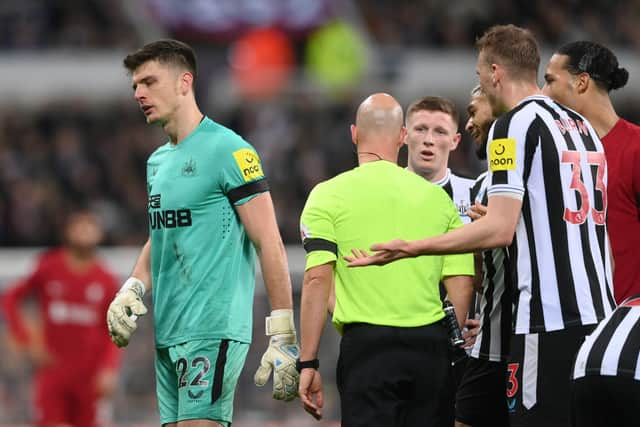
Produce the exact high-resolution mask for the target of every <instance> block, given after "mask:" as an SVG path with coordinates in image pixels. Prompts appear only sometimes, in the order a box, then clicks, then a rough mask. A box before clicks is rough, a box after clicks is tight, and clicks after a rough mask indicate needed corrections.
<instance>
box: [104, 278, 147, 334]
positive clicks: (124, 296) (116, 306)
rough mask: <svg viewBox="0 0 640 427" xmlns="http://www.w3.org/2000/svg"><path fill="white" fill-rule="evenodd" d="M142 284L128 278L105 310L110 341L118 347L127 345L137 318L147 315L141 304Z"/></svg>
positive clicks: (134, 328) (135, 326)
mask: <svg viewBox="0 0 640 427" xmlns="http://www.w3.org/2000/svg"><path fill="white" fill-rule="evenodd" d="M144 291H145V289H144V283H142V282H141V281H140V280H138V279H136V278H135V277H129V278H128V279H127V281H126V282H124V285H122V288H121V289H120V291H118V293H117V294H116V297H115V298H114V299H113V301H112V302H111V305H109V310H107V326H108V327H109V335H110V336H111V341H113V342H114V344H115V345H117V346H118V347H125V346H126V345H127V344H129V339H130V338H131V334H132V333H133V332H134V331H135V330H136V328H137V327H138V325H137V324H136V319H137V318H138V316H142V315H144V314H147V307H145V306H144V304H143V303H142V297H143V296H144Z"/></svg>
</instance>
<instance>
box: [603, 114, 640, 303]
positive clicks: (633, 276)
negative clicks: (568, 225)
mask: <svg viewBox="0 0 640 427" xmlns="http://www.w3.org/2000/svg"><path fill="white" fill-rule="evenodd" d="M602 142H603V144H604V151H605V155H606V156H607V165H608V171H609V173H608V179H609V182H608V187H607V195H608V203H609V207H608V210H607V216H608V219H607V226H608V228H609V236H610V239H611V247H612V249H613V258H614V261H615V270H614V276H613V287H614V291H615V298H616V302H617V303H618V304H619V303H621V302H622V301H623V300H625V299H626V298H628V297H630V296H631V295H633V294H637V293H640V127H638V126H636V125H634V124H632V123H629V122H628V121H626V120H624V119H620V120H618V122H617V123H616V125H615V126H614V127H613V129H611V131H609V133H608V134H607V135H606V136H605V137H604V138H602Z"/></svg>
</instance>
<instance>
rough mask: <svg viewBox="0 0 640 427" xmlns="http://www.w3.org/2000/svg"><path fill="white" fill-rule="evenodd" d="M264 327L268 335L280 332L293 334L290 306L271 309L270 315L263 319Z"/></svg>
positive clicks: (293, 326) (279, 333)
mask: <svg viewBox="0 0 640 427" xmlns="http://www.w3.org/2000/svg"><path fill="white" fill-rule="evenodd" d="M265 329H266V334H267V336H268V337H271V336H273V335H281V334H295V333H296V327H295V324H294V323H293V310H292V309H290V308H287V309H280V310H272V311H271V316H269V317H267V318H266V319H265Z"/></svg>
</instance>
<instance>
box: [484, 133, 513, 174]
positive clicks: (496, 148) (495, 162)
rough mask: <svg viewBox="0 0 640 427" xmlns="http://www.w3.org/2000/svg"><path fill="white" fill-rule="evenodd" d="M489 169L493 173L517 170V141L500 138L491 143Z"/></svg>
mask: <svg viewBox="0 0 640 427" xmlns="http://www.w3.org/2000/svg"><path fill="white" fill-rule="evenodd" d="M489 169H491V171H492V172H495V171H508V170H515V169H516V140H515V139H513V138H500V139H494V140H493V141H491V142H490V143H489Z"/></svg>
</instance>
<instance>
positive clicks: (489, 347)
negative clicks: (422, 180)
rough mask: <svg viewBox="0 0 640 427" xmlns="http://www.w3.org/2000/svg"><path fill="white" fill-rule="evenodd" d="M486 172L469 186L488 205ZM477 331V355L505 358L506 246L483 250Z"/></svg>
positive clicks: (508, 308) (508, 317)
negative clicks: (478, 329) (478, 326)
mask: <svg viewBox="0 0 640 427" xmlns="http://www.w3.org/2000/svg"><path fill="white" fill-rule="evenodd" d="M486 177H487V173H486V172H485V173H483V174H482V175H480V176H479V177H478V179H477V180H476V182H475V184H474V185H473V187H472V188H471V200H473V201H474V202H479V203H482V204H483V205H485V206H486V205H487V180H486ZM479 311H480V332H479V333H478V336H477V337H476V342H475V344H474V345H473V348H472V349H471V356H472V357H475V358H476V359H483V360H490V361H493V362H500V361H506V360H507V357H508V356H509V343H510V337H511V334H512V332H513V323H512V321H513V315H512V312H513V284H512V283H511V275H510V266H509V256H508V254H507V249H506V248H497V249H492V250H489V251H484V252H483V254H482V294H481V295H480V308H479Z"/></svg>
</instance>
